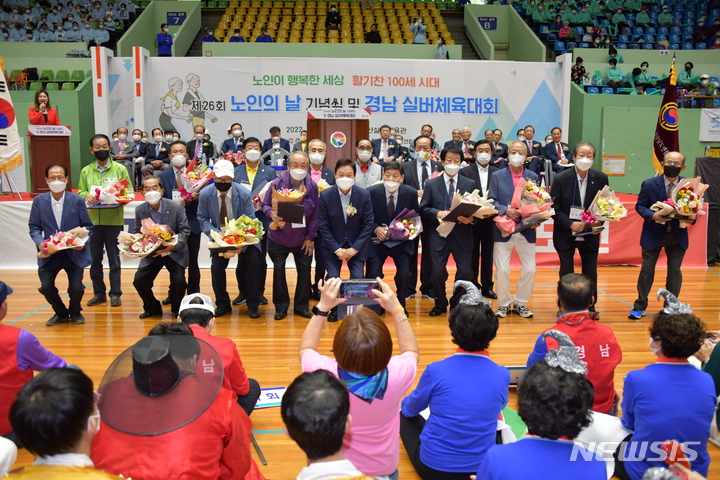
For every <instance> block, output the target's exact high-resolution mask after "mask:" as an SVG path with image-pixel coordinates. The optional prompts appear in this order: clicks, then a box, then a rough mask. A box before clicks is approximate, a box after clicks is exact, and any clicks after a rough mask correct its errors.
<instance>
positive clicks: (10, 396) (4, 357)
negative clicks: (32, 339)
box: [0, 325, 33, 435]
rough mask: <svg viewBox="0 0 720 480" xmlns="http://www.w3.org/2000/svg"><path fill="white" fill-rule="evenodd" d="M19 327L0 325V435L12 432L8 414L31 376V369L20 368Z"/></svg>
mask: <svg viewBox="0 0 720 480" xmlns="http://www.w3.org/2000/svg"><path fill="white" fill-rule="evenodd" d="M20 331H21V330H20V329H19V328H15V327H8V326H7V325H0V435H7V434H8V433H10V432H12V426H11V425H10V420H9V419H8V415H10V407H11V406H12V404H13V402H14V401H15V397H16V396H17V394H18V392H19V391H20V389H22V387H23V386H25V384H26V383H27V382H29V381H30V380H32V378H33V370H32V369H31V368H28V369H27V370H20V367H19V366H18V361H17V358H18V357H17V344H18V337H19V336H20Z"/></svg>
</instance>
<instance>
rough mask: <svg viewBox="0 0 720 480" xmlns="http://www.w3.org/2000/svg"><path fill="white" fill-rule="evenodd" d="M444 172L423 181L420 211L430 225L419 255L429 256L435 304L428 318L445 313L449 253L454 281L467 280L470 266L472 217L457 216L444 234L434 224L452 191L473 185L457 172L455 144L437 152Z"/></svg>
mask: <svg viewBox="0 0 720 480" xmlns="http://www.w3.org/2000/svg"><path fill="white" fill-rule="evenodd" d="M440 158H441V159H442V165H443V170H444V173H443V174H442V175H440V176H438V177H435V178H433V179H430V180H428V181H427V183H426V184H425V190H424V191H423V196H422V200H421V202H420V214H421V215H422V216H423V218H424V219H425V220H427V221H428V224H429V227H430V243H429V245H428V246H429V247H430V248H429V249H427V250H426V249H425V245H423V256H425V255H426V254H430V256H431V259H432V268H433V270H432V286H433V290H434V292H435V307H433V309H432V310H430V316H431V317H437V316H438V315H445V313H446V312H447V307H448V299H447V296H446V294H445V284H446V283H447V279H448V271H447V263H448V259H449V258H450V254H451V253H452V256H453V259H454V260H455V266H456V271H455V281H458V280H470V279H471V277H472V268H471V267H470V259H471V253H470V250H471V243H472V225H471V224H472V223H473V222H474V218H473V217H458V223H456V224H455V226H454V227H453V230H452V231H451V232H450V233H449V234H448V235H447V236H446V237H444V238H443V237H441V236H440V234H439V233H438V231H437V227H438V225H440V224H441V223H442V222H443V219H444V218H445V217H446V216H447V214H448V213H450V207H451V206H452V199H453V196H454V195H455V193H458V194H460V193H467V192H472V191H473V190H474V189H475V184H474V183H473V181H472V180H470V179H469V178H467V177H461V176H460V175H458V172H459V171H460V163H461V162H462V158H463V153H462V150H460V149H459V148H457V147H446V148H444V149H443V151H442V152H441V153H440ZM459 298H460V293H459V292H458V293H454V294H453V296H452V298H451V299H450V308H453V307H454V306H455V305H456V304H457V301H458V300H459Z"/></svg>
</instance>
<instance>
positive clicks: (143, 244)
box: [117, 232, 162, 259]
mask: <svg viewBox="0 0 720 480" xmlns="http://www.w3.org/2000/svg"><path fill="white" fill-rule="evenodd" d="M117 239H118V249H120V254H121V255H123V256H125V257H127V258H131V259H134V258H145V257H149V256H153V254H154V253H155V251H157V250H158V249H159V248H160V247H162V241H161V240H159V239H158V238H157V237H155V238H150V237H148V236H147V235H143V234H136V233H127V232H120V235H118V238H117Z"/></svg>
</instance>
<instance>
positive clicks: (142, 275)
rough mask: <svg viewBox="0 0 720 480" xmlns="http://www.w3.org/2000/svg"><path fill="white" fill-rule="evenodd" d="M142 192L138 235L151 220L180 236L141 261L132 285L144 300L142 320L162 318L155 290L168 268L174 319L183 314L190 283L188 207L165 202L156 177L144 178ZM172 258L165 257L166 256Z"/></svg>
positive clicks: (138, 209) (137, 209)
mask: <svg viewBox="0 0 720 480" xmlns="http://www.w3.org/2000/svg"><path fill="white" fill-rule="evenodd" d="M142 192H143V195H145V200H146V201H145V203H143V204H140V205H139V206H138V207H137V208H136V209H135V233H140V228H141V227H142V221H143V220H145V219H146V218H150V219H151V220H152V222H153V223H156V224H158V225H167V226H168V228H170V229H171V230H172V231H173V233H174V234H175V235H176V236H177V243H176V244H175V245H168V246H165V247H161V248H160V249H159V250H158V251H157V253H156V255H155V256H153V257H145V258H143V259H141V260H140V265H139V266H138V269H137V272H135V279H134V280H133V286H134V287H135V290H137V292H138V295H139V296H140V298H141V299H142V301H143V313H141V314H140V318H149V317H153V316H155V315H162V305H161V304H160V301H159V300H158V299H157V298H155V295H154V294H153V291H152V288H153V284H154V283H155V278H157V276H158V273H160V270H162V268H163V267H165V268H166V269H167V271H168V273H169V274H170V308H171V311H172V313H173V317H177V315H178V312H179V311H180V302H181V301H182V298H183V297H184V296H185V290H186V289H187V282H186V281H185V268H187V265H188V258H189V256H188V251H187V248H185V247H186V245H187V238H188V235H190V226H189V225H188V221H187V216H186V215H185V208H184V207H183V206H182V205H180V204H179V203H178V202H174V201H172V200H168V199H163V198H162V195H163V184H162V180H160V179H159V178H158V177H156V176H149V177H145V178H144V179H143V183H142ZM168 252H169V255H166V256H162V254H163V253H168Z"/></svg>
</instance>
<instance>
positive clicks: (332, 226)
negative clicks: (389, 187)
mask: <svg viewBox="0 0 720 480" xmlns="http://www.w3.org/2000/svg"><path fill="white" fill-rule="evenodd" d="M350 203H351V204H352V205H353V207H355V208H356V209H357V213H356V214H355V215H352V216H348V217H347V221H345V217H344V214H343V211H342V203H340V190H339V189H338V187H337V186H334V187H332V188H328V189H326V190H324V191H323V192H322V193H321V194H320V202H319V204H318V207H319V208H318V233H319V235H320V236H321V237H322V242H323V243H322V244H323V248H324V249H325V250H326V254H328V255H329V254H333V252H335V251H336V250H337V249H339V248H343V244H345V242H347V243H348V244H349V245H350V246H351V247H352V248H354V249H355V250H357V251H358V254H357V256H358V259H359V260H361V261H363V262H364V261H365V260H367V256H368V250H369V248H368V247H369V246H370V235H371V234H372V230H373V223H374V218H373V207H372V202H371V201H370V194H369V193H368V191H367V190H365V189H364V188H360V187H353V188H352V191H351V192H350Z"/></svg>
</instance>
